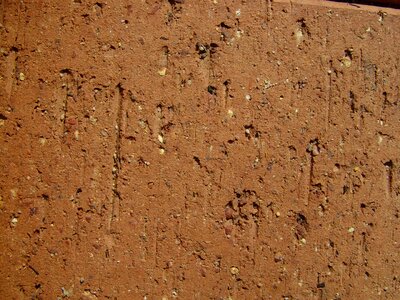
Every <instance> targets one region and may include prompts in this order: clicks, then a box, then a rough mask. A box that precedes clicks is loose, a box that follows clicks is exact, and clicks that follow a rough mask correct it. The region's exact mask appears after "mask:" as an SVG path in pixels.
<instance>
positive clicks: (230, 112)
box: [228, 109, 234, 118]
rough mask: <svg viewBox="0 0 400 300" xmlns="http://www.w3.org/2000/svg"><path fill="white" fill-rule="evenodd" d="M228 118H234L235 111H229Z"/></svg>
mask: <svg viewBox="0 0 400 300" xmlns="http://www.w3.org/2000/svg"><path fill="white" fill-rule="evenodd" d="M228 116H229V117H230V118H232V117H233V116H234V113H233V110H231V109H228Z"/></svg>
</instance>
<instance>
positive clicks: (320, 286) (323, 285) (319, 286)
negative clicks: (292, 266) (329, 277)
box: [317, 282, 325, 289]
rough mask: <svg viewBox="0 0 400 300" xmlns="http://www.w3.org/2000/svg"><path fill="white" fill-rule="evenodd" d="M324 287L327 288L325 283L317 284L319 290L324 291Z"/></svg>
mask: <svg viewBox="0 0 400 300" xmlns="http://www.w3.org/2000/svg"><path fill="white" fill-rule="evenodd" d="M324 287H325V282H319V283H318V284H317V288H319V289H323V288H324Z"/></svg>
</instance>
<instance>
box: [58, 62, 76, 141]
mask: <svg viewBox="0 0 400 300" xmlns="http://www.w3.org/2000/svg"><path fill="white" fill-rule="evenodd" d="M60 75H61V77H62V78H63V81H64V82H63V84H62V88H63V89H64V90H65V97H64V99H63V103H62V121H63V131H62V133H63V136H64V135H65V134H66V132H67V128H66V122H67V117H68V98H69V97H73V95H74V93H73V90H72V89H71V84H72V81H73V76H72V71H71V70H70V69H63V70H61V72H60Z"/></svg>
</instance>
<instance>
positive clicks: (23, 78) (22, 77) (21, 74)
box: [18, 72, 25, 81]
mask: <svg viewBox="0 0 400 300" xmlns="http://www.w3.org/2000/svg"><path fill="white" fill-rule="evenodd" d="M18 78H19V80H21V81H24V80H25V74H24V73H22V72H21V73H19V76H18Z"/></svg>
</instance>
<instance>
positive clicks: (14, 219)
mask: <svg viewBox="0 0 400 300" xmlns="http://www.w3.org/2000/svg"><path fill="white" fill-rule="evenodd" d="M17 223H18V219H17V218H15V217H14V218H12V219H11V225H12V226H16V225H17Z"/></svg>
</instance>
